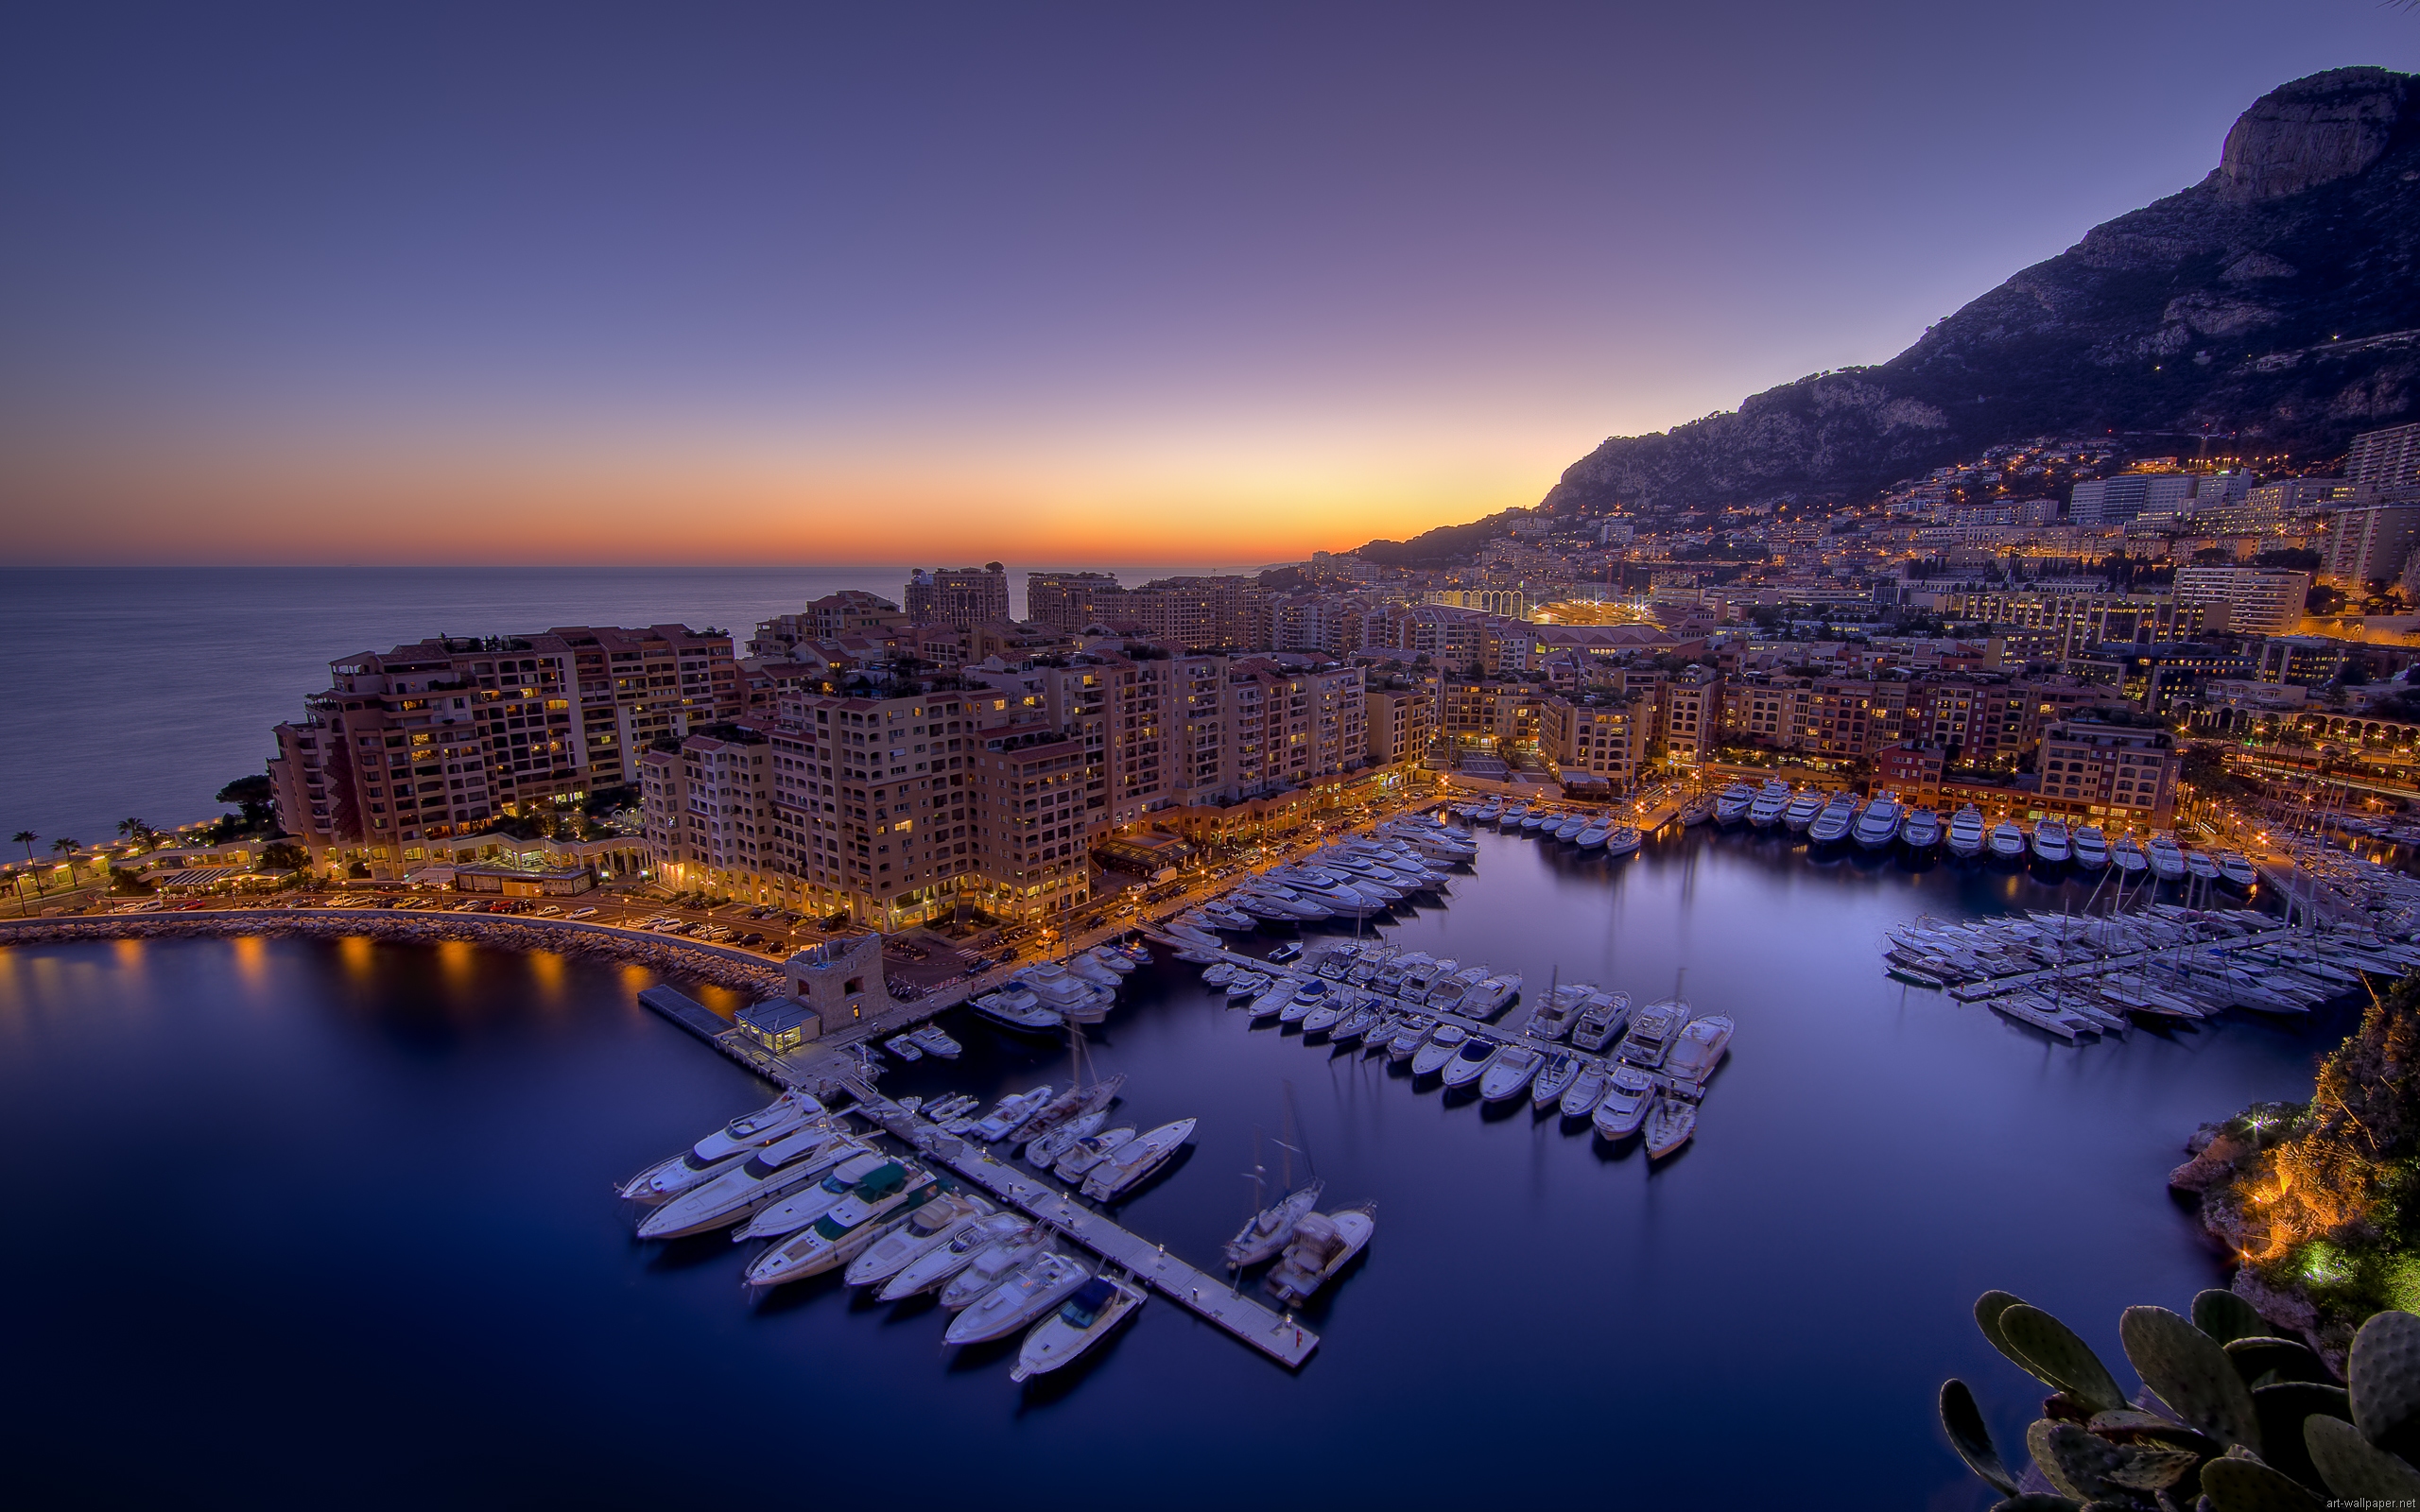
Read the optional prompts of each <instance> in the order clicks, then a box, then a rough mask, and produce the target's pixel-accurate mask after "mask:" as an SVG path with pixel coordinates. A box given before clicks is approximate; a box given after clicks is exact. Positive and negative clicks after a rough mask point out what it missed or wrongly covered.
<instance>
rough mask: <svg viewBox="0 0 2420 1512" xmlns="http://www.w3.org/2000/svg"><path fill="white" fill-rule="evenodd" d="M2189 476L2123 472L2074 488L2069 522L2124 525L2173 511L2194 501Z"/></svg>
mask: <svg viewBox="0 0 2420 1512" xmlns="http://www.w3.org/2000/svg"><path fill="white" fill-rule="evenodd" d="M2193 488H2194V477H2193V474H2192V473H2190V472H2120V473H2119V474H2118V475H2117V476H2116V477H2114V478H2093V479H2090V480H2088V481H2086V482H2083V483H2079V484H2077V485H2076V486H2075V490H2074V491H2073V492H2072V493H2071V494H2069V495H2068V498H2067V519H2068V521H2069V523H2071V524H2080V525H2114V524H2125V523H2126V522H2127V521H2129V520H2132V519H2134V518H2135V516H2136V515H2139V514H2149V513H2158V512H2163V511H2169V510H2174V509H2176V508H2177V507H2180V506H2182V505H2184V504H2186V503H2187V501H2188V500H2190V499H2191V498H2192V497H2193Z"/></svg>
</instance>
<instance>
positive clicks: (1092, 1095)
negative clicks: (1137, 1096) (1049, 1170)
mask: <svg viewBox="0 0 2420 1512" xmlns="http://www.w3.org/2000/svg"><path fill="white" fill-rule="evenodd" d="M1067 1053H1068V1058H1069V1060H1070V1061H1071V1062H1072V1063H1073V1064H1072V1075H1071V1079H1070V1080H1069V1081H1068V1084H1067V1090H1066V1091H1063V1092H1061V1093H1060V1094H1059V1095H1058V1096H1056V1097H1054V1098H1052V1099H1050V1100H1049V1101H1048V1102H1046V1103H1044V1104H1043V1105H1042V1106H1041V1107H1040V1108H1035V1109H1034V1111H1033V1113H1032V1114H1031V1115H1030V1116H1029V1117H1028V1118H1027V1119H1026V1120H1025V1121H1024V1122H1023V1123H1022V1124H1019V1125H1016V1127H1014V1128H1013V1129H1011V1131H1010V1138H1011V1140H1014V1141H1019V1142H1027V1143H1029V1142H1031V1141H1035V1140H1039V1139H1041V1138H1043V1137H1044V1136H1045V1135H1047V1134H1051V1133H1054V1132H1056V1131H1057V1130H1059V1129H1061V1128H1063V1127H1065V1126H1066V1125H1070V1124H1072V1123H1074V1122H1076V1120H1078V1119H1080V1118H1082V1117H1083V1116H1085V1115H1086V1114H1088V1113H1097V1112H1100V1111H1102V1110H1104V1109H1106V1108H1108V1107H1109V1105H1110V1104H1112V1103H1114V1102H1115V1101H1116V1100H1117V1094H1118V1092H1119V1091H1120V1090H1122V1089H1123V1088H1124V1087H1125V1085H1126V1073H1124V1072H1122V1071H1121V1072H1117V1073H1115V1074H1113V1075H1109V1076H1106V1077H1103V1076H1099V1075H1097V1074H1095V1073H1094V1071H1093V1064H1092V1054H1091V1052H1090V1051H1089V1050H1088V1049H1087V1048H1086V1047H1085V1043H1084V1031H1083V1026H1082V1025H1081V1024H1079V1023H1075V1022H1069V1023H1068V1025H1067ZM1088 1078H1089V1081H1090V1084H1089V1085H1087V1079H1088ZM1099 1126H1100V1125H1098V1124H1095V1125H1093V1128H1098V1127H1099ZM1092 1131H1093V1129H1090V1128H1088V1129H1086V1130H1084V1133H1086V1134H1089V1133H1091V1132H1092ZM1078 1137H1079V1138H1081V1136H1078ZM1051 1159H1052V1160H1057V1159H1058V1157H1057V1156H1056V1155H1054V1156H1052V1157H1051Z"/></svg>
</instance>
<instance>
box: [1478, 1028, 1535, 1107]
mask: <svg viewBox="0 0 2420 1512" xmlns="http://www.w3.org/2000/svg"><path fill="white" fill-rule="evenodd" d="M1546 1058H1547V1057H1546V1056H1545V1054H1544V1053H1543V1052H1541V1051H1540V1050H1538V1049H1537V1047H1536V1046H1534V1045H1530V1044H1525V1043H1523V1042H1522V1041H1520V1040H1513V1041H1512V1042H1511V1043H1510V1044H1507V1045H1506V1046H1505V1047H1504V1048H1503V1049H1501V1050H1498V1051H1497V1052H1496V1053H1495V1058H1494V1059H1492V1060H1490V1061H1489V1062H1488V1063H1487V1069H1486V1070H1485V1071H1484V1072H1482V1073H1481V1074H1480V1075H1479V1079H1478V1094H1479V1097H1480V1098H1481V1099H1482V1100H1483V1101H1486V1102H1491V1103H1500V1102H1503V1101H1504V1100H1505V1099H1507V1098H1511V1097H1518V1096H1520V1095H1521V1094H1522V1093H1523V1092H1525V1091H1529V1090H1530V1080H1531V1078H1533V1077H1535V1076H1536V1075H1537V1074H1538V1068H1539V1067H1541V1066H1543V1065H1545V1064H1546Z"/></svg>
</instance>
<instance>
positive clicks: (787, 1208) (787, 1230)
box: [732, 1141, 890, 1243]
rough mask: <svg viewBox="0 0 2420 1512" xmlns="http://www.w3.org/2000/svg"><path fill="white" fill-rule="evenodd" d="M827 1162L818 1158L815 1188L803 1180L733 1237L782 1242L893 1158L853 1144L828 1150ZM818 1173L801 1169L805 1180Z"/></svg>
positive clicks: (743, 1241)
mask: <svg viewBox="0 0 2420 1512" xmlns="http://www.w3.org/2000/svg"><path fill="white" fill-rule="evenodd" d="M826 1155H827V1156H828V1157H829V1158H828V1159H822V1158H819V1159H818V1160H817V1161H816V1162H815V1164H817V1165H819V1166H820V1167H821V1172H823V1173H829V1174H827V1175H822V1176H821V1179H820V1180H815V1181H814V1182H813V1184H812V1185H809V1184H807V1181H806V1180H804V1179H803V1180H802V1181H800V1182H799V1183H797V1184H796V1185H794V1186H792V1187H791V1188H790V1190H789V1191H788V1193H787V1194H786V1195H784V1196H783V1197H782V1198H781V1199H780V1200H779V1201H777V1202H773V1203H770V1204H768V1205H767V1206H766V1207H764V1208H763V1209H761V1210H759V1211H757V1212H756V1214H755V1215H754V1216H753V1217H752V1218H750V1219H749V1220H748V1221H747V1222H746V1223H744V1224H742V1225H741V1226H740V1227H739V1229H738V1230H737V1231H736V1232H735V1233H734V1234H733V1235H732V1238H733V1239H734V1240H735V1241H736V1242H739V1243H745V1242H747V1241H748V1240H751V1239H779V1238H781V1237H782V1236H783V1235H784V1234H794V1233H796V1232H798V1231H799V1230H800V1229H804V1228H805V1227H806V1226H807V1225H808V1224H811V1223H813V1222H814V1221H815V1220H816V1219H818V1218H821V1217H822V1216H823V1215H824V1214H825V1213H827V1212H829V1211H832V1208H833V1205H834V1204H836V1203H838V1201H839V1200H840V1199H841V1198H842V1197H845V1196H847V1195H848V1194H849V1189H850V1188H851V1187H853V1186H855V1185H856V1184H857V1183H858V1182H859V1181H861V1180H863V1179H865V1177H867V1176H869V1175H871V1174H872V1173H873V1172H875V1171H879V1170H881V1169H882V1167H883V1166H884V1165H885V1164H887V1163H888V1162H889V1161H890V1157H889V1156H887V1155H885V1154H883V1153H882V1152H881V1151H880V1150H873V1149H868V1148H867V1147H866V1146H865V1145H863V1144H860V1143H856V1142H854V1141H852V1142H851V1143H849V1145H848V1146H847V1147H846V1148H843V1149H834V1150H831V1151H827V1152H826ZM819 1174H821V1173H819V1172H818V1171H815V1170H802V1171H801V1173H800V1175H801V1176H802V1177H804V1178H813V1177H817V1176H818V1175H819Z"/></svg>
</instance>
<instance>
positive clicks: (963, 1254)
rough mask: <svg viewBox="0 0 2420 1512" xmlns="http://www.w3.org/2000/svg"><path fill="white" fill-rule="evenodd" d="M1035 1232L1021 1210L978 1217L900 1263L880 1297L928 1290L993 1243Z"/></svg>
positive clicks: (895, 1298) (891, 1298)
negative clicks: (948, 1236)
mask: <svg viewBox="0 0 2420 1512" xmlns="http://www.w3.org/2000/svg"><path fill="white" fill-rule="evenodd" d="M1034 1232H1035V1229H1034V1226H1033V1224H1032V1223H1031V1222H1030V1221H1029V1220H1028V1219H1027V1218H1026V1217H1025V1216H1024V1215H1023V1214H1021V1213H1014V1212H995V1213H993V1214H991V1215H990V1216H989V1217H984V1218H977V1219H976V1220H975V1221H974V1222H973V1223H971V1224H969V1225H968V1226H967V1227H966V1228H964V1229H960V1230H959V1232H957V1233H956V1234H953V1235H952V1236H950V1238H948V1239H947V1240H945V1241H943V1242H942V1243H941V1244H940V1245H937V1246H934V1247H933V1248H931V1249H928V1250H925V1252H924V1253H923V1254H921V1255H918V1256H917V1257H916V1258H915V1259H914V1260H911V1261H909V1262H908V1263H907V1264H905V1265H903V1266H901V1267H900V1270H899V1274H898V1275H896V1276H893V1277H892V1278H890V1280H887V1281H885V1282H883V1284H882V1291H881V1292H880V1293H879V1294H878V1295H879V1299H880V1300H882V1301H885V1302H896V1301H898V1300H899V1299H900V1298H902V1297H913V1296H915V1295H916V1294H917V1293H919V1292H929V1291H931V1290H932V1289H933V1288H934V1287H936V1286H939V1285H941V1284H942V1282H943V1281H946V1280H949V1279H950V1278H951V1277H953V1276H956V1275H957V1274H958V1273H959V1271H962V1270H964V1269H965V1268H966V1263H967V1262H968V1261H970V1260H973V1259H974V1258H975V1257H976V1256H977V1255H979V1254H982V1253H983V1252H984V1251H986V1250H988V1249H990V1248H991V1247H992V1246H994V1245H1001V1244H1009V1245H1013V1243H1014V1242H1015V1241H1016V1240H1017V1239H1019V1238H1029V1237H1031V1236H1032V1235H1033V1234H1034Z"/></svg>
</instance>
